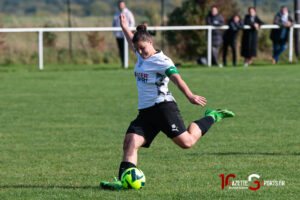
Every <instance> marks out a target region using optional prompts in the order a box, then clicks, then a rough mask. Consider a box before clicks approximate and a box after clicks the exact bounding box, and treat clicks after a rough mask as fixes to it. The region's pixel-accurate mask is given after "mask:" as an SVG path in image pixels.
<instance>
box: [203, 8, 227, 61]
mask: <svg viewBox="0 0 300 200" xmlns="http://www.w3.org/2000/svg"><path fill="white" fill-rule="evenodd" d="M206 24H207V25H211V26H223V25H224V19H223V17H222V15H221V14H219V11H218V8H217V7H216V6H213V7H211V11H210V12H209V13H208V15H207V16H206ZM222 42H223V38H222V32H221V30H213V31H212V65H217V66H219V67H221V66H222V65H219V62H218V57H219V47H220V45H221V44H222Z"/></svg>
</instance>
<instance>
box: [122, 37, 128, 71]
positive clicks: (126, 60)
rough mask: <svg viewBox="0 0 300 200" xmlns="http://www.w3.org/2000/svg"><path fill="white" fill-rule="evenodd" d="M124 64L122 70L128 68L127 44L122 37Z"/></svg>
mask: <svg viewBox="0 0 300 200" xmlns="http://www.w3.org/2000/svg"><path fill="white" fill-rule="evenodd" d="M123 59H124V63H123V67H124V68H126V69H127V68H128V42H127V40H126V38H125V36H124V58H123Z"/></svg>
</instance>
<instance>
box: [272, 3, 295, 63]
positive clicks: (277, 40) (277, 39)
mask: <svg viewBox="0 0 300 200" xmlns="http://www.w3.org/2000/svg"><path fill="white" fill-rule="evenodd" d="M293 23H294V20H293V19H292V17H291V16H290V15H289V12H288V8H287V7H286V6H281V8H280V12H279V13H277V15H276V16H275V18H274V24H276V25H279V26H280V29H272V31H271V35H270V38H271V40H272V41H273V58H272V62H273V63H274V64H275V63H278V61H279V56H280V54H282V53H283V52H284V50H286V42H287V41H288V38H289V31H290V29H289V28H290V27H291V26H292V25H293Z"/></svg>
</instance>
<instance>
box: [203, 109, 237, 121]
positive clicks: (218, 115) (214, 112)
mask: <svg viewBox="0 0 300 200" xmlns="http://www.w3.org/2000/svg"><path fill="white" fill-rule="evenodd" d="M205 116H212V117H213V118H214V120H215V122H218V121H220V120H221V119H224V118H227V117H234V116H235V114H234V113H233V112H232V111H230V110H221V109H208V110H206V111H205Z"/></svg>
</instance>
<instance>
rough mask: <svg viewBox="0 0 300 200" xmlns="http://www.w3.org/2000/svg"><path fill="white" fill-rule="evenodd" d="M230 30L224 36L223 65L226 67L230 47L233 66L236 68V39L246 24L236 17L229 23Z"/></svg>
mask: <svg viewBox="0 0 300 200" xmlns="http://www.w3.org/2000/svg"><path fill="white" fill-rule="evenodd" d="M228 26H229V28H228V29H227V30H226V31H225V33H224V35H223V40H224V43H223V65H224V66H226V65H227V62H226V56H227V49H228V46H231V49H232V64H233V65H234V66H236V39H237V36H238V32H239V30H240V29H243V28H244V24H243V22H242V21H241V19H240V16H239V15H237V14H236V15H234V16H233V17H232V18H231V19H230V20H229V23H228Z"/></svg>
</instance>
